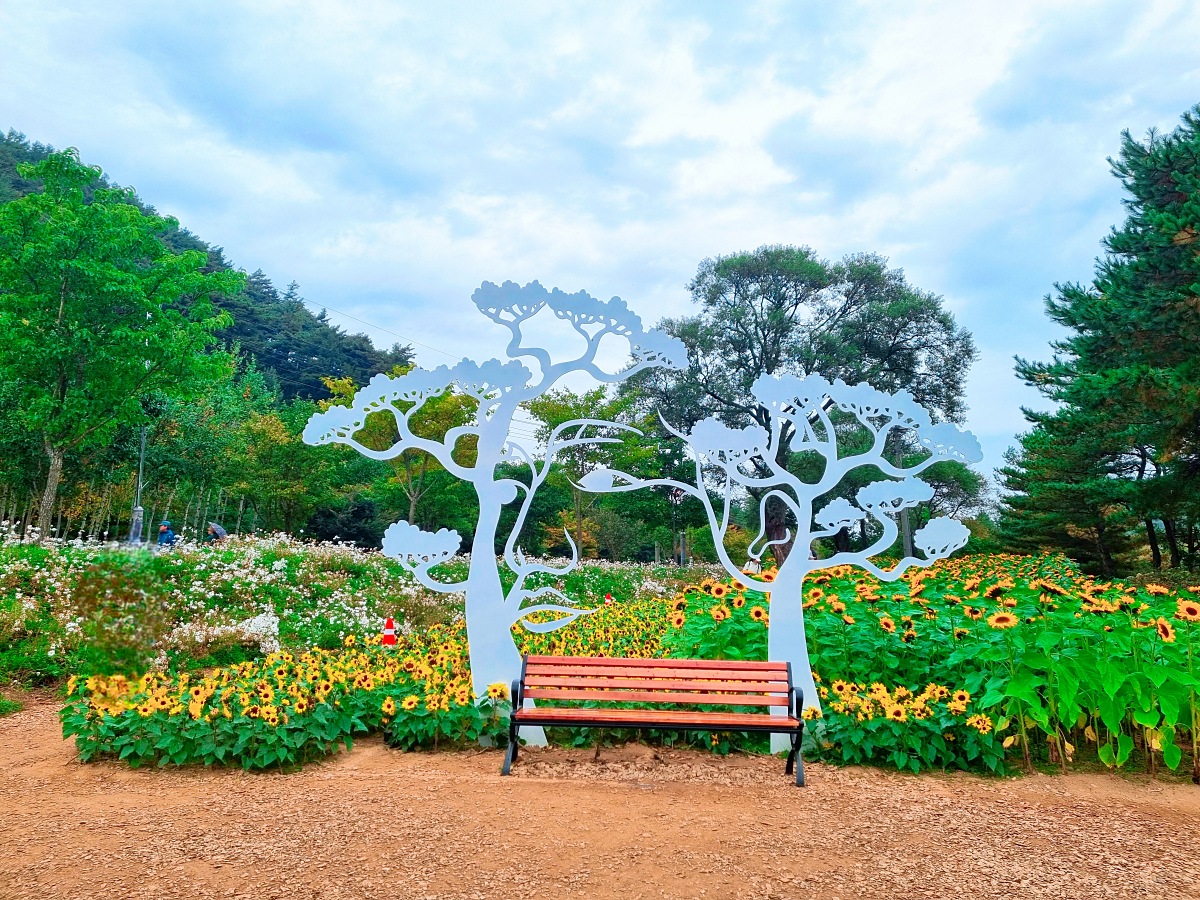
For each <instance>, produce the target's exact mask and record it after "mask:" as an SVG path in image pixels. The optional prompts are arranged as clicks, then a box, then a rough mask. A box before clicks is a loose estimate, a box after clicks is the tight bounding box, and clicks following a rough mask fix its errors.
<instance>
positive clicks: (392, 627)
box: [379, 616, 396, 647]
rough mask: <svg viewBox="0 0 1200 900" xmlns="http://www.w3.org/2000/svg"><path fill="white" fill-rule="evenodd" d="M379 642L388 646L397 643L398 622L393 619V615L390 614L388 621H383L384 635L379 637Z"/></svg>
mask: <svg viewBox="0 0 1200 900" xmlns="http://www.w3.org/2000/svg"><path fill="white" fill-rule="evenodd" d="M379 643H381V644H384V645H385V646H388V647H392V646H395V644H396V623H395V622H393V621H392V617H391V616H388V617H387V621H386V622H384V623H383V637H382V638H380V639H379Z"/></svg>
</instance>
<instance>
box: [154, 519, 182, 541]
mask: <svg viewBox="0 0 1200 900" xmlns="http://www.w3.org/2000/svg"><path fill="white" fill-rule="evenodd" d="M177 540H179V538H177V537H176V536H175V532H174V531H172V530H171V523H170V522H168V521H167V520H165V519H164V520H163V521H162V522H161V523H160V524H159V526H158V546H160V547H174V546H175V542H176V541H177Z"/></svg>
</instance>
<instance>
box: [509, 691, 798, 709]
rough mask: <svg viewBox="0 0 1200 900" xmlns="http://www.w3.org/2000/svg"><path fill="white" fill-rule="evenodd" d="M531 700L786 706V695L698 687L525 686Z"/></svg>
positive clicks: (525, 694)
mask: <svg viewBox="0 0 1200 900" xmlns="http://www.w3.org/2000/svg"><path fill="white" fill-rule="evenodd" d="M524 696H526V697H529V698H530V699H533V700H595V701H596V702H598V703H719V704H720V705H722V706H787V705H788V698H787V697H765V696H763V695H762V694H708V693H702V692H700V691H621V690H617V691H606V690H603V689H601V688H593V689H583V690H578V691H575V690H571V689H570V688H545V689H539V688H527V689H526V690H525V692H524Z"/></svg>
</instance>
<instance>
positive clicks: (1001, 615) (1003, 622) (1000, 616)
mask: <svg viewBox="0 0 1200 900" xmlns="http://www.w3.org/2000/svg"><path fill="white" fill-rule="evenodd" d="M987 621H988V624H989V625H991V626H992V627H993V628H1012V627H1013V626H1014V625H1016V624H1017V617H1016V616H1014V615H1013V614H1012V613H1007V612H998V613H992V615H990V616H988V620H987Z"/></svg>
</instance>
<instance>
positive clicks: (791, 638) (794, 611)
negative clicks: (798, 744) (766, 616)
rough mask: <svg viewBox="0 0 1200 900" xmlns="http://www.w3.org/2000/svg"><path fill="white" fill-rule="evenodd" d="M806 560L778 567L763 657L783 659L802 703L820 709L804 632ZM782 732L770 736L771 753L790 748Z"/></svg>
mask: <svg viewBox="0 0 1200 900" xmlns="http://www.w3.org/2000/svg"><path fill="white" fill-rule="evenodd" d="M805 562H806V560H802V559H796V560H793V562H792V564H791V565H789V566H780V568H779V573H778V574H777V575H776V576H775V581H774V582H773V583H772V584H771V591H770V607H769V608H770V617H771V620H770V625H769V626H768V630H767V659H768V660H769V661H770V662H787V663H790V664H791V667H792V684H793V685H794V686H795V687H796V689H797V690H800V691H803V693H804V706H805V707H809V706H815V707H817V708H818V709H820V708H821V699H820V696H819V695H818V694H817V685H816V683H815V682H814V681H813V675H812V664H811V663H810V662H809V659H808V641H807V640H806V639H805V635H804V595H803V590H804V575H805V569H804V568H803V564H804V563H805ZM771 713H772V714H773V715H788V714H789V713H790V710H788V709H786V708H785V707H781V706H773V707H771ZM790 749H791V741H790V739H789V738H788V736H787V735H786V734H773V735H771V752H772V753H779V752H780V751H785V750H790Z"/></svg>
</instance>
